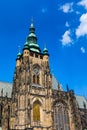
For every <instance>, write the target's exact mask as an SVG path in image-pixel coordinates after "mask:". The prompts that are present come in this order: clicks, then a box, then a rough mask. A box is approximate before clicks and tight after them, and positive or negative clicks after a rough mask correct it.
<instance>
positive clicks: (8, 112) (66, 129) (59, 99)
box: [0, 23, 87, 130]
mask: <svg viewBox="0 0 87 130" xmlns="http://www.w3.org/2000/svg"><path fill="white" fill-rule="evenodd" d="M56 86H57V87H56ZM0 90H1V94H0V130H87V100H86V99H85V98H84V97H81V96H76V95H75V94H74V91H73V90H69V88H68V85H67V91H64V90H63V89H62V87H61V85H60V84H59V82H57V81H56V79H55V77H54V76H53V75H51V73H50V67H49V53H48V50H47V48H46V47H45V48H44V50H43V52H42V51H41V49H40V47H39V45H38V43H37V37H36V34H35V28H34V25H33V23H31V25H30V32H29V35H28V36H27V40H26V43H25V44H24V48H23V51H22V53H20V52H19V53H18V55H17V59H16V67H15V71H14V79H13V84H9V83H4V82H0ZM4 93H6V94H4Z"/></svg>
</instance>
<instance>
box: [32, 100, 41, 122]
mask: <svg viewBox="0 0 87 130" xmlns="http://www.w3.org/2000/svg"><path fill="white" fill-rule="evenodd" d="M40 109H41V103H40V102H39V100H37V101H35V102H34V103H33V121H40Z"/></svg>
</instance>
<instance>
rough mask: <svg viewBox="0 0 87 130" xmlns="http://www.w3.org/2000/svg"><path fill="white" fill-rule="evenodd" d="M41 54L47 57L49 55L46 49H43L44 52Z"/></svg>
mask: <svg viewBox="0 0 87 130" xmlns="http://www.w3.org/2000/svg"><path fill="white" fill-rule="evenodd" d="M43 54H44V55H47V56H49V53H48V50H47V48H46V47H45V48H44V50H43Z"/></svg>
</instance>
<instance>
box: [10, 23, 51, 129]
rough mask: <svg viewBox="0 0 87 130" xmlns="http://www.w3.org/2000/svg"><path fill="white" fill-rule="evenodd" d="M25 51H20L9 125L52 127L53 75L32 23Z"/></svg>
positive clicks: (32, 127) (12, 126) (34, 127)
mask: <svg viewBox="0 0 87 130" xmlns="http://www.w3.org/2000/svg"><path fill="white" fill-rule="evenodd" d="M29 31H30V33H29V35H28V37H27V40H26V43H25V44H24V48H23V51H22V53H20V52H19V53H18V55H17V59H16V67H15V72H14V83H13V90H12V108H11V118H10V128H11V129H17V130H28V129H29V130H52V88H51V87H52V78H51V74H50V68H49V53H48V50H47V48H46V47H45V48H44V50H43V52H41V49H40V47H39V45H38V43H37V37H36V34H35V28H34V24H33V22H32V23H31V25H30V29H29Z"/></svg>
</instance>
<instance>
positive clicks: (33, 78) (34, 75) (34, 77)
mask: <svg viewBox="0 0 87 130" xmlns="http://www.w3.org/2000/svg"><path fill="white" fill-rule="evenodd" d="M33 83H35V75H33Z"/></svg>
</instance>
